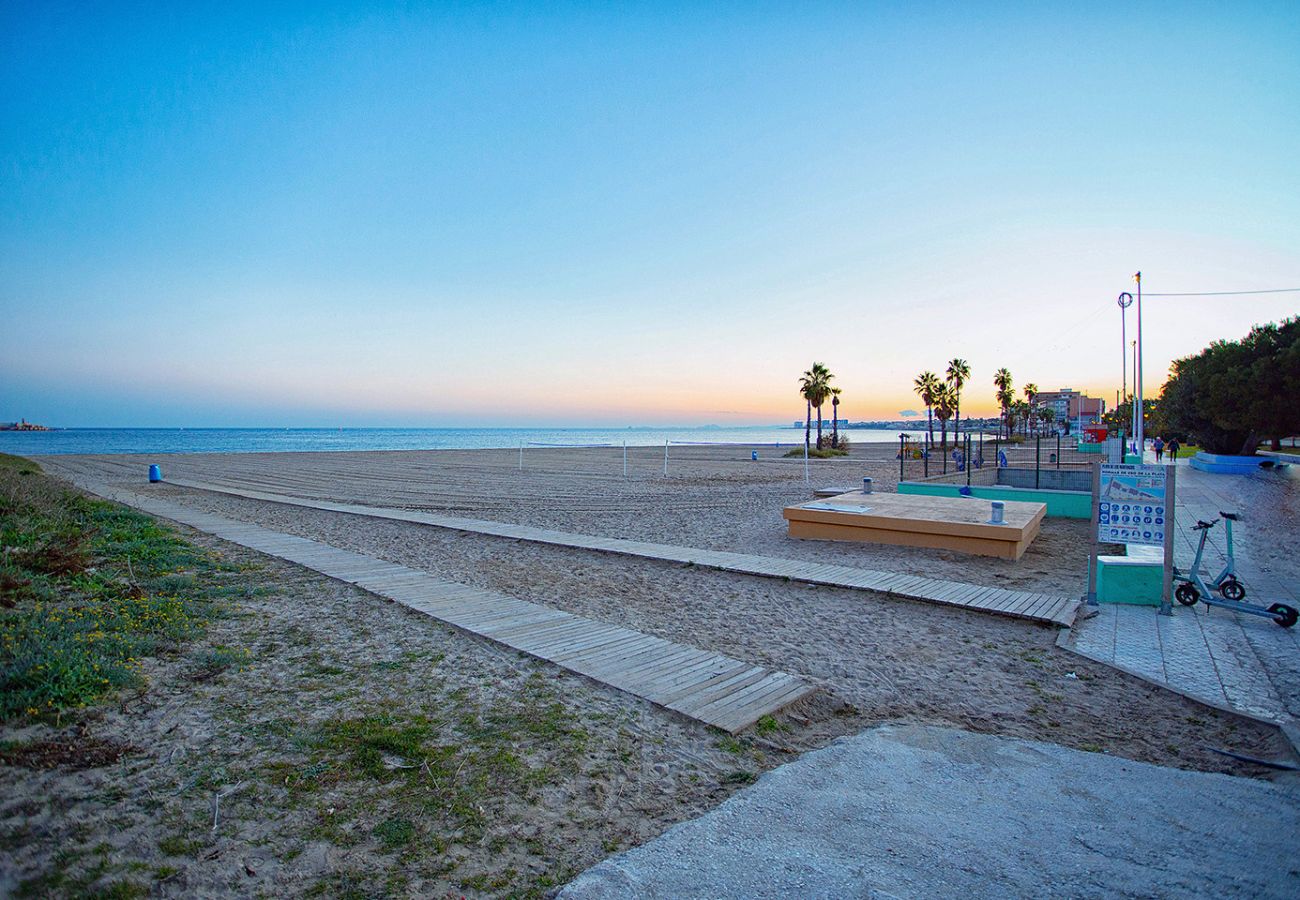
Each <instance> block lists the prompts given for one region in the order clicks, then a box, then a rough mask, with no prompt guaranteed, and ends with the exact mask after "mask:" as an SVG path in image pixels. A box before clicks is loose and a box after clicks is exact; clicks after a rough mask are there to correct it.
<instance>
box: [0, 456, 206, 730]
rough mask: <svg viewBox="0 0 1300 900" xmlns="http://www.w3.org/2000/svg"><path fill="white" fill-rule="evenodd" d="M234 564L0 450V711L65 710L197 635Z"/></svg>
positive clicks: (9, 715)
mask: <svg viewBox="0 0 1300 900" xmlns="http://www.w3.org/2000/svg"><path fill="white" fill-rule="evenodd" d="M225 571H227V570H226V569H224V568H223V567H222V566H221V565H220V564H218V563H217V562H216V561H215V560H213V559H212V558H211V557H210V556H209V555H208V554H206V553H205V552H203V551H202V550H200V549H199V548H197V547H194V546H193V545H191V544H188V543H186V542H185V541H183V540H181V539H180V538H179V537H177V536H176V534H175V533H173V532H172V531H171V530H169V529H167V528H164V527H163V526H161V525H159V524H158V523H157V522H155V521H154V520H153V519H151V518H149V517H148V516H145V515H142V514H140V513H136V512H133V511H132V510H129V509H126V508H125V507H121V506H117V505H115V504H112V503H108V502H106V501H101V500H92V499H90V498H87V497H84V496H82V495H80V494H76V493H74V492H72V491H70V490H68V489H67V488H66V487H64V486H63V485H62V484H60V483H59V482H56V481H54V480H53V479H51V478H49V477H47V476H45V475H44V474H42V473H41V471H40V468H39V466H36V464H35V463H30V462H28V461H27V460H23V459H21V457H13V456H4V457H0V721H7V720H11V719H16V718H24V717H28V718H30V717H47V718H57V717H59V716H61V715H62V714H63V713H65V712H66V711H68V710H71V709H76V708H80V707H84V706H88V705H91V704H93V703H95V702H97V701H98V700H100V699H101V698H103V697H104V696H105V695H106V694H109V693H111V692H113V691H116V690H119V689H121V688H124V687H129V686H136V685H138V684H139V682H140V681H141V676H140V670H141V666H142V660H143V659H144V658H146V657H149V656H153V655H156V654H160V653H166V652H171V651H174V650H175V649H177V648H179V647H180V646H181V645H183V644H184V643H185V642H187V641H191V640H193V639H194V638H196V637H198V636H199V635H201V634H202V633H203V631H204V628H205V626H206V624H207V622H208V620H209V619H210V618H212V617H213V616H214V615H215V614H216V612H217V610H216V607H215V605H214V603H213V599H212V598H213V597H214V596H215V595H216V593H217V591H219V590H221V589H223V588H224V586H223V585H221V584H220V583H219V582H220V576H221V575H222V574H224V573H225Z"/></svg>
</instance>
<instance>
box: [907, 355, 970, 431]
mask: <svg viewBox="0 0 1300 900" xmlns="http://www.w3.org/2000/svg"><path fill="white" fill-rule="evenodd" d="M969 380H970V365H969V364H967V362H966V360H964V359H954V360H952V361H951V362H949V363H948V371H947V373H946V377H945V378H944V379H943V380H940V379H939V376H938V375H936V374H934V373H933V372H930V371H925V372H922V373H921V374H920V375H918V376H916V380H915V381H914V382H912V384H913V388H914V390H915V391H916V393H917V394H918V395H919V396H920V398H921V402H922V403H924V404H925V416H926V421H927V427H928V429H929V433H930V443H931V444H933V443H934V420H935V419H938V420H939V435H940V446H941V447H942V448H943V449H945V450H946V449H947V447H948V420H949V419H954V427H953V433H954V434H961V390H962V388H963V387H965V386H966V382H967V381H969Z"/></svg>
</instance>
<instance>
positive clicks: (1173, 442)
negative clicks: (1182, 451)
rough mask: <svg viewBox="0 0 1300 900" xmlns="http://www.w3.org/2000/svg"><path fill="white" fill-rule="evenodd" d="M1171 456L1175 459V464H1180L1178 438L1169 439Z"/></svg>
mask: <svg viewBox="0 0 1300 900" xmlns="http://www.w3.org/2000/svg"><path fill="white" fill-rule="evenodd" d="M1169 458H1170V459H1172V460H1173V461H1174V465H1178V438H1170V439H1169Z"/></svg>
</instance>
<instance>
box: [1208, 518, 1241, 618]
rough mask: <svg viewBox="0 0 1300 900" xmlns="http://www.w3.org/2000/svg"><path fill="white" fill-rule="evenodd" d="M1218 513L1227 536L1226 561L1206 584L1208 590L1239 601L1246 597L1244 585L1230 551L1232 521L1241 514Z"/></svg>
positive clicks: (1235, 560) (1227, 598)
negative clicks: (1221, 517) (1238, 575)
mask: <svg viewBox="0 0 1300 900" xmlns="http://www.w3.org/2000/svg"><path fill="white" fill-rule="evenodd" d="M1219 515H1221V516H1223V528H1224V531H1226V532H1227V537H1228V562H1227V563H1226V564H1224V566H1223V571H1222V572H1220V573H1219V574H1218V575H1217V576H1215V579H1214V580H1213V581H1211V582H1208V584H1209V587H1210V590H1212V591H1218V592H1219V593H1220V594H1222V595H1223V599H1224V600H1236V601H1238V602H1240V601H1242V600H1245V599H1246V586H1245V585H1244V584H1242V583H1241V581H1240V580H1239V579H1238V578H1237V558H1236V557H1235V556H1234V555H1233V552H1232V523H1233V522H1235V521H1237V520H1238V519H1239V518H1241V514H1240V513H1229V512H1223V511H1222V510H1220V511H1219Z"/></svg>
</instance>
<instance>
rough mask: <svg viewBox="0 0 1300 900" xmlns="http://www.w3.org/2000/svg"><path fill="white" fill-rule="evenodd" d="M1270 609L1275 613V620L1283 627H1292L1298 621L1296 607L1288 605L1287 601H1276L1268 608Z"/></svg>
mask: <svg viewBox="0 0 1300 900" xmlns="http://www.w3.org/2000/svg"><path fill="white" fill-rule="evenodd" d="M1268 611H1269V612H1271V613H1272V614H1273V615H1274V617H1275V618H1274V619H1273V621H1274V622H1276V623H1277V624H1279V625H1281V626H1282V627H1283V628H1290V627H1291V626H1292V625H1294V624H1295V622H1296V617H1297V613H1296V611H1295V607H1292V606H1287V605H1286V604H1285V603H1274V604H1273V605H1272V606H1270V607H1269V608H1268Z"/></svg>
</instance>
